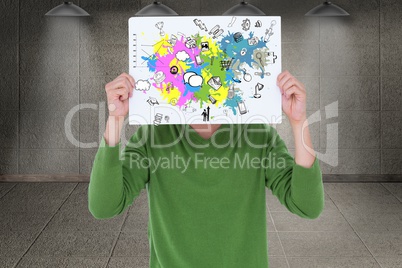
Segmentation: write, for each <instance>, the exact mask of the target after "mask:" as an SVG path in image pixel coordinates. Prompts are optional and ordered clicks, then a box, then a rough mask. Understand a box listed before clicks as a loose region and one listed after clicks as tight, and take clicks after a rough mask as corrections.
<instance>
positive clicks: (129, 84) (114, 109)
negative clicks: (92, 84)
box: [105, 73, 135, 117]
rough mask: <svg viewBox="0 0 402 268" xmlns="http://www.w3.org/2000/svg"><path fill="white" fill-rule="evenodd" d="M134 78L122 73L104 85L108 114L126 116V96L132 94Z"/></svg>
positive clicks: (128, 96)
mask: <svg viewBox="0 0 402 268" xmlns="http://www.w3.org/2000/svg"><path fill="white" fill-rule="evenodd" d="M134 87H135V81H134V78H133V77H132V76H131V75H129V74H126V73H122V74H121V75H119V76H118V77H117V78H116V79H114V80H113V81H111V82H109V83H107V84H106V86H105V91H106V94H107V103H108V109H109V116H123V117H124V116H126V115H127V114H128V98H130V97H131V96H132V95H133V89H134Z"/></svg>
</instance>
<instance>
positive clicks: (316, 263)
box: [288, 257, 381, 268]
mask: <svg viewBox="0 0 402 268" xmlns="http://www.w3.org/2000/svg"><path fill="white" fill-rule="evenodd" d="M288 262H289V265H290V268H322V267H331V268H381V266H380V265H378V263H377V262H376V261H375V259H374V258H373V257H348V258H347V257H320V258H317V257H303V258H294V257H288Z"/></svg>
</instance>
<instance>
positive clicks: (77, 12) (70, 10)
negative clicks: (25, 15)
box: [45, 2, 89, 17]
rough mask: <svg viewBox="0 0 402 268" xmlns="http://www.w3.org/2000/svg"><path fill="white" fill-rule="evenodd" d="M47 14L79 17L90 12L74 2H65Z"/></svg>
mask: <svg viewBox="0 0 402 268" xmlns="http://www.w3.org/2000/svg"><path fill="white" fill-rule="evenodd" d="M45 16H60V17H77V16H89V14H88V12H86V11H85V10H83V9H82V8H80V7H79V6H76V5H74V4H73V2H64V3H63V4H61V5H59V6H57V7H55V8H53V9H52V10H50V11H49V12H47V13H46V14H45Z"/></svg>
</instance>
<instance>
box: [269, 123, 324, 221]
mask: <svg viewBox="0 0 402 268" xmlns="http://www.w3.org/2000/svg"><path fill="white" fill-rule="evenodd" d="M270 134H271V135H270V137H271V141H270V144H269V147H268V151H267V157H268V158H269V159H271V163H273V165H271V166H270V167H268V168H266V170H265V176H266V177H265V178H266V180H265V182H266V183H265V185H266V186H267V187H268V188H269V189H271V191H272V193H273V195H275V196H276V197H277V198H278V199H279V202H280V203H281V204H282V205H284V206H285V207H286V208H287V209H288V210H289V211H290V212H292V213H293V214H296V215H298V216H300V217H302V218H307V219H315V218H318V216H319V215H320V214H321V212H322V210H323V209H324V185H323V182H322V173H321V169H320V166H319V162H318V159H317V158H315V160H314V163H313V165H312V166H311V167H310V168H305V167H303V166H300V165H298V164H296V162H295V161H294V158H293V157H292V156H291V155H290V154H289V151H288V149H287V147H286V144H285V142H284V141H283V140H282V139H281V137H280V136H279V134H278V133H277V131H276V130H275V129H274V128H271V132H270Z"/></svg>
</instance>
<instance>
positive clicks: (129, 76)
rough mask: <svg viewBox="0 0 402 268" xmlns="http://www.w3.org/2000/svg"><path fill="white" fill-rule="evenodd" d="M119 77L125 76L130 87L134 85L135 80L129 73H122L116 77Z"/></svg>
mask: <svg viewBox="0 0 402 268" xmlns="http://www.w3.org/2000/svg"><path fill="white" fill-rule="evenodd" d="M119 77H125V78H127V79H128V80H129V81H130V83H131V85H132V87H133V88H134V87H135V80H134V78H133V77H132V76H131V75H129V74H127V73H122V74H121V75H119V76H118V78H119Z"/></svg>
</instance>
